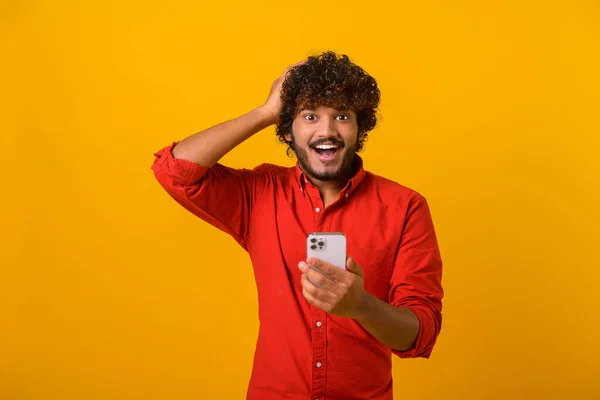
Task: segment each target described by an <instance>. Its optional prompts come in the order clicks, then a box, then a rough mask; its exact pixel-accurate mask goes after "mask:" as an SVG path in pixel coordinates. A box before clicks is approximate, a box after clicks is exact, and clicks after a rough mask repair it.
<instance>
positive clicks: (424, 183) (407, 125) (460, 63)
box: [0, 0, 600, 400]
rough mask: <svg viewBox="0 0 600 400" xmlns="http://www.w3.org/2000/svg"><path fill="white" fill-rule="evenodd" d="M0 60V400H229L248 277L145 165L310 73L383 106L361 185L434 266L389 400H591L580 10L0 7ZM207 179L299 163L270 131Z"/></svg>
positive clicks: (595, 102)
mask: <svg viewBox="0 0 600 400" xmlns="http://www.w3.org/2000/svg"><path fill="white" fill-rule="evenodd" d="M413 3H417V4H413ZM0 43H1V46H2V51H1V57H2V62H1V65H0V75H1V78H0V87H1V89H0V90H1V93H2V96H1V100H0V101H1V103H0V108H1V109H0V117H1V118H0V129H1V136H0V145H1V149H2V157H0V171H1V172H0V174H1V180H2V181H1V184H2V196H1V200H0V201H1V207H0V210H1V211H0V212H1V213H2V215H1V217H2V218H1V224H2V229H1V232H2V238H1V242H0V246H1V247H2V248H1V256H0V257H1V258H0V262H1V263H2V268H1V269H0V324H1V326H0V399H3V400H21V399H36V400H37V399H40V400H41V399H61V400H69V399H86V400H91V399H204V398H205V399H241V398H244V396H245V391H246V385H247V381H248V378H249V375H250V369H251V362H252V355H253V351H254V344H255V339H256V332H257V315H256V311H257V305H256V290H255V286H254V281H253V276H252V272H251V265H250V263H249V261H248V258H247V256H246V254H245V253H244V252H243V251H242V250H241V249H240V248H238V247H237V245H236V244H235V243H234V242H233V240H232V239H230V238H229V237H227V236H226V235H225V234H223V233H221V232H218V231H216V230H215V229H213V228H211V227H209V226H207V225H206V224H204V223H203V222H201V221H200V220H198V219H196V218H195V217H193V216H192V215H191V214H189V213H187V211H185V210H183V209H182V208H181V207H179V206H178V205H177V204H176V203H175V202H174V201H172V200H171V199H170V198H169V197H168V195H167V194H166V193H164V192H163V191H162V189H161V188H160V187H159V185H158V184H157V183H156V182H155V181H154V178H153V176H152V173H151V170H150V165H151V162H152V160H153V156H152V153H153V152H154V151H157V150H158V149H160V148H162V147H163V146H166V145H168V144H170V143H171V142H172V141H174V140H180V139H182V138H183V137H185V136H188V135H191V134H193V133H194V132H196V131H199V130H201V129H203V128H206V127H208V126H211V125H213V124H216V123H218V122H221V121H223V120H225V119H229V118H233V117H235V116H238V115H240V114H241V113H243V112H246V111H249V110H250V109H251V108H253V107H255V106H257V105H259V104H261V103H262V102H263V101H264V99H265V98H266V96H267V94H268V91H269V89H270V85H271V83H272V81H273V80H274V79H275V78H277V77H278V76H279V74H280V73H281V72H282V71H283V69H284V68H285V67H286V66H287V65H289V64H291V63H294V62H296V61H299V60H300V59H302V58H304V57H306V56H308V55H309V54H314V53H317V52H320V51H322V50H326V49H332V50H335V51H338V52H341V53H347V54H348V55H350V57H351V58H352V59H353V60H354V61H356V62H357V63H358V64H359V65H361V66H363V67H364V68H365V69H366V70H367V71H368V72H370V73H371V74H372V75H373V76H375V78H376V79H377V80H378V82H379V84H380V88H381V90H382V93H383V96H382V106H381V115H382V119H381V123H380V125H379V126H378V127H377V128H376V130H375V131H373V132H372V134H371V140H370V141H369V142H368V144H367V146H366V151H365V152H364V153H363V157H364V158H365V163H366V167H367V169H369V170H371V171H373V172H375V173H378V174H382V175H385V176H387V177H389V178H391V179H394V180H396V181H398V182H400V183H403V184H405V185H407V186H409V187H412V188H414V189H416V190H418V191H420V192H421V193H423V194H424V195H425V196H426V197H427V198H428V200H429V202H430V205H431V208H432V212H433V215H434V221H435V224H436V228H437V231H438V235H439V241H440V245H441V249H442V253H443V257H444V260H445V272H444V287H445V290H446V297H445V301H444V324H443V329H442V334H441V336H440V338H439V341H438V344H437V347H436V348H435V350H434V353H433V356H432V358H431V359H430V360H399V359H395V360H394V379H395V394H396V396H397V398H399V399H592V398H596V399H597V398H600V332H599V328H600V304H599V303H600V302H599V300H600V294H599V293H600V284H599V281H600V262H599V257H598V251H599V250H598V248H599V246H600V243H599V234H598V229H599V228H598V227H599V225H600V212H599V210H598V208H599V207H600V177H599V175H600V142H599V139H598V135H599V133H600V122H599V114H600V78H599V77H600V61H599V54H600V48H599V47H600V45H599V43H600V3H598V2H596V1H591V0H589V1H584V0H579V1H566V0H565V1H562V2H560V1H544V2H542V1H525V2H523V1H502V2H480V1H465V0H460V1H453V2H441V1H438V2H435V1H424V2H401V3H398V2H392V1H389V2H378V1H369V2H363V1H346V2H288V1H264V2H255V3H250V2H243V1H236V2H227V1H222V2H210V3H206V2H201V1H198V2H192V1H186V2H183V1H167V2H154V1H129V2H121V1H116V0H111V1H103V2H89V1H53V2H51V1H35V0H31V1H17V0H13V1H10V0H9V1H7V0H4V1H2V2H1V3H0ZM223 162H224V163H227V164H228V165H231V166H236V167H242V166H245V167H252V166H254V165H256V164H258V163H261V162H274V163H280V164H285V165H291V164H292V163H293V162H294V161H293V160H291V159H289V158H287V157H286V155H285V147H284V146H282V145H278V144H276V141H275V136H274V129H273V128H269V129H267V130H265V131H264V132H261V133H260V134H258V135H256V136H255V137H253V138H252V139H251V140H249V141H248V142H247V143H245V144H243V145H242V146H241V147H239V148H237V149H236V150H234V151H233V152H232V153H230V154H229V155H227V156H226V157H225V159H224V160H223Z"/></svg>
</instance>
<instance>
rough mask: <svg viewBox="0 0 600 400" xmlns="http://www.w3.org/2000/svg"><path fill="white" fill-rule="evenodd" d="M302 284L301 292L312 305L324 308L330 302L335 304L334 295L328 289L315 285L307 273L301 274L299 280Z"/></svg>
mask: <svg viewBox="0 0 600 400" xmlns="http://www.w3.org/2000/svg"><path fill="white" fill-rule="evenodd" d="M300 282H301V284H302V294H303V295H304V297H305V298H306V300H308V302H309V303H311V304H312V305H314V306H316V307H319V308H320V309H322V310H325V308H326V307H328V305H330V304H335V299H336V296H335V294H334V293H332V292H331V291H329V290H326V289H324V288H319V287H317V286H316V285H315V284H314V283H313V282H311V279H310V278H309V277H308V275H307V274H302V278H301V280H300Z"/></svg>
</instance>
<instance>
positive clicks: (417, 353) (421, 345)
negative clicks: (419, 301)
mask: <svg viewBox="0 0 600 400" xmlns="http://www.w3.org/2000/svg"><path fill="white" fill-rule="evenodd" d="M398 307H403V306H398ZM406 308H408V309H409V310H411V311H412V312H414V313H415V315H416V316H417V319H418V320H419V334H418V335H417V340H416V342H415V345H414V346H413V348H411V349H408V350H394V349H392V353H393V354H395V355H397V356H398V357H400V358H417V357H421V358H429V357H430V356H431V352H432V350H433V345H434V344H435V341H436V338H437V334H436V329H435V326H436V322H435V321H434V320H433V317H432V315H431V312H430V311H429V310H427V309H425V308H422V307H419V306H406Z"/></svg>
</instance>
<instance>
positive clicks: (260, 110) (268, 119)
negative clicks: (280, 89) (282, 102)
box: [254, 105, 279, 126]
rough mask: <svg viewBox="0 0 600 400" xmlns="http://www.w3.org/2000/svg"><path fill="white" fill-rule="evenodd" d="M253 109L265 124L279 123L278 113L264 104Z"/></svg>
mask: <svg viewBox="0 0 600 400" xmlns="http://www.w3.org/2000/svg"><path fill="white" fill-rule="evenodd" d="M254 111H255V112H256V113H257V114H258V115H259V116H260V117H259V118H260V119H261V121H262V122H263V123H264V124H265V125H267V126H270V125H275V124H277V123H279V113H275V112H273V111H272V110H271V109H270V108H269V107H267V106H266V105H262V106H258V107H256V108H255V109H254Z"/></svg>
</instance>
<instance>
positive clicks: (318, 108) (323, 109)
mask: <svg viewBox="0 0 600 400" xmlns="http://www.w3.org/2000/svg"><path fill="white" fill-rule="evenodd" d="M302 111H313V112H317V113H323V114H337V113H340V112H346V113H350V112H354V111H353V110H349V109H344V108H342V107H330V106H327V105H322V104H320V105H312V104H308V105H300V106H299V107H298V112H302Z"/></svg>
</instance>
